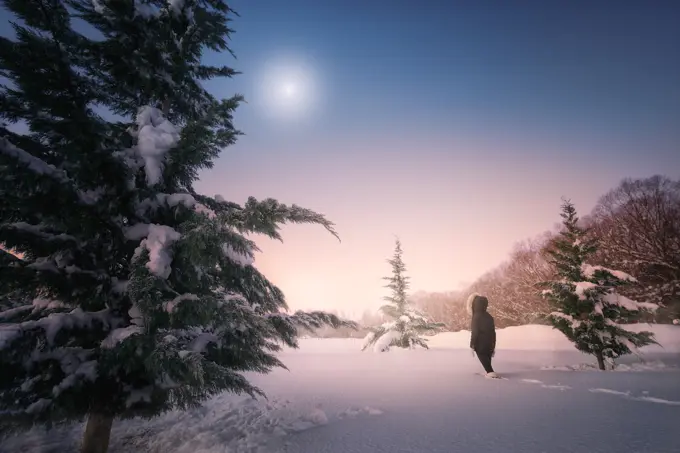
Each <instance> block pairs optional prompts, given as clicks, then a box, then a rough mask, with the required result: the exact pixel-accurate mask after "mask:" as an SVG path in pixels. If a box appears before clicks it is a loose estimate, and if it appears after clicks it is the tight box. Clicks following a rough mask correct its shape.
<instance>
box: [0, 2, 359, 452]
mask: <svg viewBox="0 0 680 453" xmlns="http://www.w3.org/2000/svg"><path fill="white" fill-rule="evenodd" d="M3 4H4V6H5V8H6V9H8V10H9V11H10V12H12V13H13V14H14V15H15V16H16V17H17V19H18V20H17V22H16V23H14V24H13V26H14V31H15V34H16V37H13V38H11V39H10V38H5V37H3V38H0V69H1V73H0V74H1V75H2V76H3V77H5V78H6V79H7V80H8V82H6V83H5V85H4V86H3V87H2V88H1V89H0V105H1V106H2V108H0V116H1V117H2V119H3V120H4V121H5V123H3V125H2V127H0V169H2V171H1V176H0V200H2V201H1V202H0V276H1V278H0V367H2V373H0V426H1V427H2V428H3V429H21V428H25V427H28V426H31V425H35V424H43V425H50V424H53V423H60V422H68V421H80V420H85V419H86V420H87V425H86V429H85V432H84V437H83V443H82V447H81V448H82V450H81V451H82V452H84V453H94V452H97V453H103V452H105V451H106V450H107V448H108V444H109V436H110V430H111V426H112V423H113V421H114V419H115V418H129V417H135V416H145V417H151V416H154V415H157V414H159V413H161V412H164V411H167V410H170V409H175V408H179V409H185V408H189V407H195V406H197V405H199V404H200V403H201V402H202V401H204V400H205V399H206V398H209V397H211V396H212V395H215V394H218V393H221V392H224V391H230V392H235V393H247V394H251V395H253V396H255V395H258V394H262V391H261V390H260V389H259V388H257V387H256V386H254V385H253V384H251V383H250V382H249V381H248V380H247V379H246V378H245V377H244V375H243V373H244V372H253V371H254V372H268V371H270V370H272V369H273V368H274V367H284V365H283V363H281V362H280V360H279V359H278V358H277V356H276V354H277V352H278V351H279V350H280V349H281V347H282V345H288V346H290V347H296V346H297V338H298V331H299V329H300V328H305V329H310V330H312V329H315V328H318V327H320V326H322V325H332V326H336V327H339V326H341V325H349V326H354V323H352V322H349V321H343V320H341V319H339V318H338V317H337V316H334V315H330V314H327V313H323V312H312V313H303V312H296V313H294V314H291V313H288V312H287V308H286V302H285V298H284V295H283V293H282V292H281V290H280V289H279V288H277V287H276V286H274V285H273V284H271V283H270V282H269V281H268V280H267V279H266V277H265V276H264V275H262V274H261V273H260V272H259V271H258V270H257V268H256V267H255V266H254V264H253V256H254V253H255V252H256V251H257V250H258V249H257V247H256V245H255V243H254V242H253V240H252V239H251V238H249V237H248V235H249V234H255V233H256V234H264V235H266V236H268V237H270V238H274V239H281V237H280V233H279V226H280V225H281V224H285V223H314V224H319V225H321V226H323V227H324V228H326V229H327V230H328V231H329V232H330V233H331V234H333V235H334V236H336V237H337V234H336V232H335V231H334V229H333V224H332V223H331V222H330V221H328V220H327V219H326V218H325V217H324V216H322V215H320V214H317V213H315V212H313V211H310V210H307V209H304V208H301V207H299V206H296V205H292V206H291V205H284V204H281V203H279V202H277V201H276V200H274V199H266V200H263V201H258V200H256V199H254V198H250V199H248V200H247V202H246V203H245V205H239V204H236V203H233V202H230V201H226V200H225V199H223V198H222V197H220V196H215V197H210V196H205V195H201V194H198V193H197V192H196V191H195V190H194V187H193V184H194V182H195V181H196V180H197V175H198V172H199V171H200V170H202V169H207V168H211V167H212V165H213V160H214V159H215V158H216V157H217V156H218V155H219V154H220V152H221V151H222V150H223V149H224V148H225V147H227V146H229V145H231V144H232V143H234V141H235V140H236V137H237V136H238V134H239V132H238V131H237V130H236V129H235V128H234V126H233V124H232V115H233V112H234V110H235V109H236V108H237V106H238V105H239V103H240V102H241V97H240V96H234V97H232V98H230V99H226V100H218V99H216V98H214V97H213V96H212V95H211V94H210V93H208V92H207V91H205V90H204V89H203V88H202V86H201V81H203V80H209V79H212V78H214V77H219V76H221V77H230V76H232V75H234V74H235V71H234V70H232V69H230V68H228V67H214V66H208V65H205V64H204V63H202V62H201V55H202V53H203V52H204V51H205V50H206V49H209V50H213V51H228V50H229V49H228V47H227V40H228V39H229V35H230V32H231V30H230V29H229V28H228V24H229V21H230V18H231V16H232V11H231V10H230V9H229V7H228V6H227V5H226V3H225V2H224V1H221V0H201V1H198V0H184V1H178V0H172V1H170V0H68V1H66V0H4V1H3ZM74 16H78V18H79V19H81V20H84V21H85V22H87V23H89V25H91V26H92V27H94V29H96V30H97V31H98V32H99V33H100V36H99V37H98V38H97V39H96V40H95V39H93V38H91V37H86V36H85V35H83V34H80V33H78V32H77V31H75V30H74V29H73V27H72V25H71V24H72V22H73V19H74ZM90 34H92V33H91V32H90ZM106 110H108V111H109V112H111V113H113V114H114V116H115V117H117V119H116V120H107V119H105V118H104V117H103V116H102V115H103V113H102V112H105V111H106ZM98 112H99V113H98ZM107 116H109V117H110V116H111V115H107ZM21 123H23V124H26V125H27V126H28V131H27V132H26V133H22V134H20V133H17V132H16V128H12V127H11V125H12V124H21ZM10 250H11V251H13V252H14V253H10Z"/></svg>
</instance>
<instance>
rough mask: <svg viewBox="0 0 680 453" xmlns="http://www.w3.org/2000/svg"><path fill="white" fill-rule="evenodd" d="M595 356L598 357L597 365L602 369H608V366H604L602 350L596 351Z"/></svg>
mask: <svg viewBox="0 0 680 453" xmlns="http://www.w3.org/2000/svg"><path fill="white" fill-rule="evenodd" d="M595 357H597V366H598V367H599V368H600V369H601V370H602V371H606V370H607V368H606V367H605V366H604V357H603V356H602V353H601V352H600V351H598V352H596V353H595Z"/></svg>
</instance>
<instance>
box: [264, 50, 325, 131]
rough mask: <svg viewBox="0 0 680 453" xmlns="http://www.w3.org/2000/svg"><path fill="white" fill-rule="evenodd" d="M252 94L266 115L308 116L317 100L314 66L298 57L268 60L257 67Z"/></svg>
mask: <svg viewBox="0 0 680 453" xmlns="http://www.w3.org/2000/svg"><path fill="white" fill-rule="evenodd" d="M255 98H256V99H257V105H258V107H259V110H260V111H261V112H263V113H264V114H266V115H267V116H269V117H272V118H277V119H279V120H303V119H309V118H310V116H311V115H312V113H313V110H314V109H315V108H317V107H318V106H319V101H320V99H319V98H320V96H319V83H318V78H317V76H316V73H315V70H314V68H313V67H312V65H310V64H309V63H307V62H306V61H305V60H304V59H302V58H295V57H280V58H278V59H273V60H270V61H268V62H267V63H266V64H265V65H264V66H263V67H262V69H261V76H260V77H259V81H258V85H257V86H256V90H255Z"/></svg>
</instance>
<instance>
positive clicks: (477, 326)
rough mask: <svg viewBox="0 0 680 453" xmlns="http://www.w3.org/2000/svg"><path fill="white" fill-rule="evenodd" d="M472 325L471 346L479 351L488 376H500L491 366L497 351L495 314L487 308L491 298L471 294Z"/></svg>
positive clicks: (478, 354)
mask: <svg viewBox="0 0 680 453" xmlns="http://www.w3.org/2000/svg"><path fill="white" fill-rule="evenodd" d="M471 299H472V303H471V308H472V326H471V329H470V330H471V332H472V335H471V336H470V348H472V350H473V351H474V352H475V353H477V358H478V359H479V361H480V362H481V364H482V366H483V367H484V371H486V374H487V376H488V377H498V375H497V374H496V373H495V372H494V370H493V367H492V366H491V358H492V357H493V356H494V354H495V353H496V326H495V325H494V321H493V316H491V315H490V314H489V312H488V311H486V309H487V308H488V306H489V299H487V298H486V297H484V296H480V295H478V294H475V295H473V296H471Z"/></svg>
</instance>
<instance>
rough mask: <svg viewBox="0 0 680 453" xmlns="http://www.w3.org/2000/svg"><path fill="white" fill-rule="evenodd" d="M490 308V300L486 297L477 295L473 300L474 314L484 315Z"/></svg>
mask: <svg viewBox="0 0 680 453" xmlns="http://www.w3.org/2000/svg"><path fill="white" fill-rule="evenodd" d="M488 307H489V299H487V298H486V297H484V296H480V295H475V297H474V298H473V299H472V314H473V315H474V314H475V313H483V312H485V311H486V309H487V308H488Z"/></svg>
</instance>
